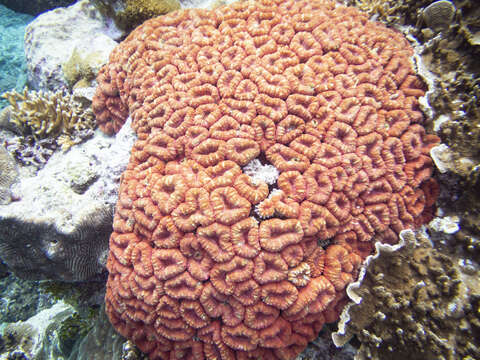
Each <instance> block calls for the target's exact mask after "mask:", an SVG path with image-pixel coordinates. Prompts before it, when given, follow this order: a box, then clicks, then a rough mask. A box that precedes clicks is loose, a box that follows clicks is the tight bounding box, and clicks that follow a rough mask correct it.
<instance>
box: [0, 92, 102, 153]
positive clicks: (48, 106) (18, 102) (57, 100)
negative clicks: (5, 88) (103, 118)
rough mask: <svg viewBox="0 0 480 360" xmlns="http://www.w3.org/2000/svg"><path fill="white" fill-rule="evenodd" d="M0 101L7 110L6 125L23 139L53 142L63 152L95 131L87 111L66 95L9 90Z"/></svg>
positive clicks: (91, 117)
mask: <svg viewBox="0 0 480 360" xmlns="http://www.w3.org/2000/svg"><path fill="white" fill-rule="evenodd" d="M2 97H4V98H6V99H7V100H8V102H9V103H10V106H11V108H10V114H9V115H10V122H11V123H13V124H14V125H15V126H16V127H17V129H18V131H19V132H20V133H21V134H22V135H23V136H28V135H32V136H33V138H34V139H35V140H37V139H45V138H54V139H55V142H56V143H57V144H58V145H59V146H60V147H61V148H62V150H64V151H65V150H68V149H69V148H70V147H71V146H72V145H74V144H76V143H78V142H79V141H80V140H83V139H82V138H81V137H80V138H79V137H77V134H78V133H82V132H85V131H87V130H93V129H94V127H95V122H94V119H93V114H92V112H91V110H90V109H88V108H87V109H85V108H83V107H82V106H81V105H80V104H79V103H77V102H75V101H73V99H72V97H71V95H69V94H64V93H62V92H55V93H52V92H41V91H40V92H37V91H28V90H27V89H26V88H25V90H24V91H23V93H22V94H20V93H18V92H17V91H15V90H13V91H10V92H6V93H4V94H3V95H2Z"/></svg>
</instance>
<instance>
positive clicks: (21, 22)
mask: <svg viewBox="0 0 480 360" xmlns="http://www.w3.org/2000/svg"><path fill="white" fill-rule="evenodd" d="M33 18H34V17H33V16H31V15H26V14H20V13H16V12H15V11H12V10H10V9H8V8H6V7H5V6H3V5H0V94H1V93H3V92H5V91H9V90H12V89H17V91H20V90H22V89H23V87H24V86H25V84H26V82H27V74H26V62H25V55H24V51H23V36H24V32H25V28H26V26H27V25H28V23H29V22H30V21H32V20H33ZM6 103H7V102H6V100H5V99H3V98H2V99H0V107H3V106H5V105H6Z"/></svg>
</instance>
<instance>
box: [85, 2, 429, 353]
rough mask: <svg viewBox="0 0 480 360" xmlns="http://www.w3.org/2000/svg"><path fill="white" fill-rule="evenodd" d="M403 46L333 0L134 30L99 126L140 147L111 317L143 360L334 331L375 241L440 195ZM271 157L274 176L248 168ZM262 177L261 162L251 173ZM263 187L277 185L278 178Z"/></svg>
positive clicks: (419, 216) (101, 90)
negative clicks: (124, 132) (129, 135)
mask: <svg viewBox="0 0 480 360" xmlns="http://www.w3.org/2000/svg"><path fill="white" fill-rule="evenodd" d="M412 54H413V51H412V49H411V47H410V46H409V44H408V42H407V41H406V39H405V38H404V37H403V36H402V35H401V34H400V33H398V32H396V31H393V30H391V29H387V28H385V27H384V26H382V25H380V24H378V23H374V22H370V21H368V20H367V16H366V15H365V14H362V13H360V12H359V11H358V10H356V9H353V8H348V7H342V6H336V5H335V3H334V2H330V1H268V0H262V1H258V2H238V3H234V4H233V5H232V6H222V7H219V8H217V9H216V10H214V11H205V10H184V11H177V12H173V13H171V14H169V15H166V16H163V17H158V18H155V19H152V20H149V21H147V22H145V23H144V24H143V25H141V26H140V27H139V28H137V29H136V30H135V31H134V32H132V33H131V34H130V35H129V36H128V37H127V39H126V40H125V41H123V42H122V43H121V44H120V45H119V46H118V47H117V48H116V49H115V50H114V51H113V53H112V54H111V56H110V62H109V64H107V65H106V66H105V67H104V68H102V70H101V71H100V73H99V76H98V78H97V81H98V83H99V86H98V89H97V93H96V95H95V97H94V99H93V110H94V112H95V114H96V117H97V121H98V123H99V126H100V128H101V129H102V130H104V131H105V132H106V133H109V134H112V133H114V132H116V131H118V130H119V129H120V128H121V126H122V124H123V123H124V121H125V119H126V118H127V115H130V116H131V118H132V127H133V129H134V130H135V131H136V133H137V136H138V141H137V142H136V143H135V145H134V147H133V149H132V154H131V158H130V163H129V165H128V168H127V170H126V171H125V173H124V174H123V177H122V183H121V187H120V191H119V200H118V203H117V208H116V214H115V218H114V223H113V229H114V232H113V234H112V236H111V238H110V255H109V259H108V263H107V267H108V270H109V272H110V274H109V280H108V282H107V293H106V311H107V314H108V316H109V318H110V321H111V322H112V324H113V325H114V326H115V328H116V329H117V330H118V331H119V332H120V333H121V334H122V335H124V336H125V337H127V338H130V339H132V340H133V341H134V342H135V343H136V344H137V346H139V348H140V349H141V350H142V351H144V352H145V353H147V354H148V355H149V357H150V359H152V360H153V359H167V358H172V357H177V358H188V357H190V356H192V357H193V356H200V357H205V358H210V359H211V358H222V359H235V358H248V357H253V358H271V359H277V358H278V359H292V358H294V357H295V356H296V355H297V354H298V353H299V352H300V351H301V350H302V349H303V348H305V346H306V345H307V343H308V341H311V340H312V339H314V338H315V337H316V334H317V333H318V331H319V330H320V329H321V328H322V326H323V324H324V323H325V322H332V321H335V320H336V319H337V318H338V314H339V312H340V311H341V309H342V306H343V305H344V303H345V302H346V300H345V287H346V285H347V284H348V283H350V282H351V281H353V280H355V278H356V276H357V272H358V268H359V266H360V263H361V261H362V259H364V258H365V257H367V256H368V255H369V254H370V253H371V251H372V249H373V240H374V238H376V239H380V240H381V241H383V242H385V243H395V242H396V241H397V234H398V233H399V232H400V231H401V230H403V229H405V228H410V227H415V226H418V225H420V224H421V223H423V222H425V221H428V220H430V219H431V217H432V210H433V205H434V202H435V198H436V195H437V191H436V190H437V187H436V183H435V182H434V181H433V180H432V179H430V177H431V174H432V161H431V158H430V156H429V151H430V149H431V148H432V147H433V146H434V145H436V144H437V143H438V138H437V137H436V136H432V135H428V134H426V132H425V129H424V128H423V126H422V124H423V121H424V118H423V115H422V113H421V111H420V108H419V97H421V96H423V95H424V86H423V84H422V82H421V81H420V80H419V79H418V78H417V77H416V76H415V74H414V71H413V68H412V64H411V62H410V57H411V56H412ZM255 160H258V161H260V162H261V163H262V164H263V165H266V167H267V168H268V166H270V165H273V166H274V167H275V168H276V170H277V171H278V178H277V177H275V179H274V180H273V181H274V183H273V184H267V183H266V182H264V181H262V180H260V177H259V178H255V179H254V178H252V177H250V176H249V175H248V172H247V171H244V170H243V168H244V167H248V164H250V163H251V162H252V161H255ZM259 168H261V167H259ZM275 181H276V182H275Z"/></svg>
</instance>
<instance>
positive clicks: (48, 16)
mask: <svg viewBox="0 0 480 360" xmlns="http://www.w3.org/2000/svg"><path fill="white" fill-rule="evenodd" d="M123 35H124V34H123V32H122V31H121V30H119V29H118V28H117V27H116V26H115V24H114V23H113V21H112V20H111V19H110V18H108V17H105V16H103V15H102V14H101V13H100V12H99V11H97V9H96V7H95V6H94V5H93V3H92V1H90V0H81V1H77V2H76V3H75V4H73V5H71V6H69V7H66V8H57V9H55V10H53V11H49V12H45V13H43V14H41V15H40V16H38V17H37V18H35V20H33V21H32V22H31V23H30V24H29V25H28V26H27V28H26V30H25V41H24V46H25V57H26V60H27V68H28V80H29V81H28V83H29V84H30V86H32V87H33V89H35V90H40V89H47V90H51V91H57V90H66V89H68V88H69V84H68V82H67V81H66V79H65V78H64V74H63V71H62V64H64V63H65V61H67V60H68V59H70V57H71V56H72V54H73V53H74V52H75V51H76V52H77V53H78V54H80V55H81V56H82V58H83V59H85V58H89V57H91V56H92V55H93V54H95V60H96V61H95V63H94V64H95V65H94V66H93V69H96V70H97V71H98V69H99V67H100V66H101V65H102V63H105V62H106V61H107V59H108V54H109V53H110V51H111V50H112V49H113V48H114V47H115V45H116V44H117V43H116V41H115V40H117V39H119V38H120V37H121V36H123Z"/></svg>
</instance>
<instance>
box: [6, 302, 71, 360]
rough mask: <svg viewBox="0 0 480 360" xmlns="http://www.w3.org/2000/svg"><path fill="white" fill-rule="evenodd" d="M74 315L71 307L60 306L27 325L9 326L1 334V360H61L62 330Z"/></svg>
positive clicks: (24, 323)
mask: <svg viewBox="0 0 480 360" xmlns="http://www.w3.org/2000/svg"><path fill="white" fill-rule="evenodd" d="M74 313H75V310H74V309H73V307H72V306H71V305H67V304H65V303H63V302H59V303H57V304H55V305H53V306H52V307H51V308H49V309H45V310H43V311H41V312H39V313H38V314H37V315H35V316H33V317H31V318H30V319H28V320H27V321H18V322H16V323H10V324H7V325H6V326H4V327H3V328H2V329H1V330H0V336H1V340H2V343H3V344H2V345H3V346H2V348H1V353H0V359H1V360H7V359H36V360H47V359H60V357H59V356H60V355H61V353H62V352H61V350H60V346H61V344H60V343H61V339H60V335H59V330H60V329H61V327H62V324H63V322H64V321H66V320H67V319H68V318H69V317H71V316H72V315H73V314H74Z"/></svg>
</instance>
